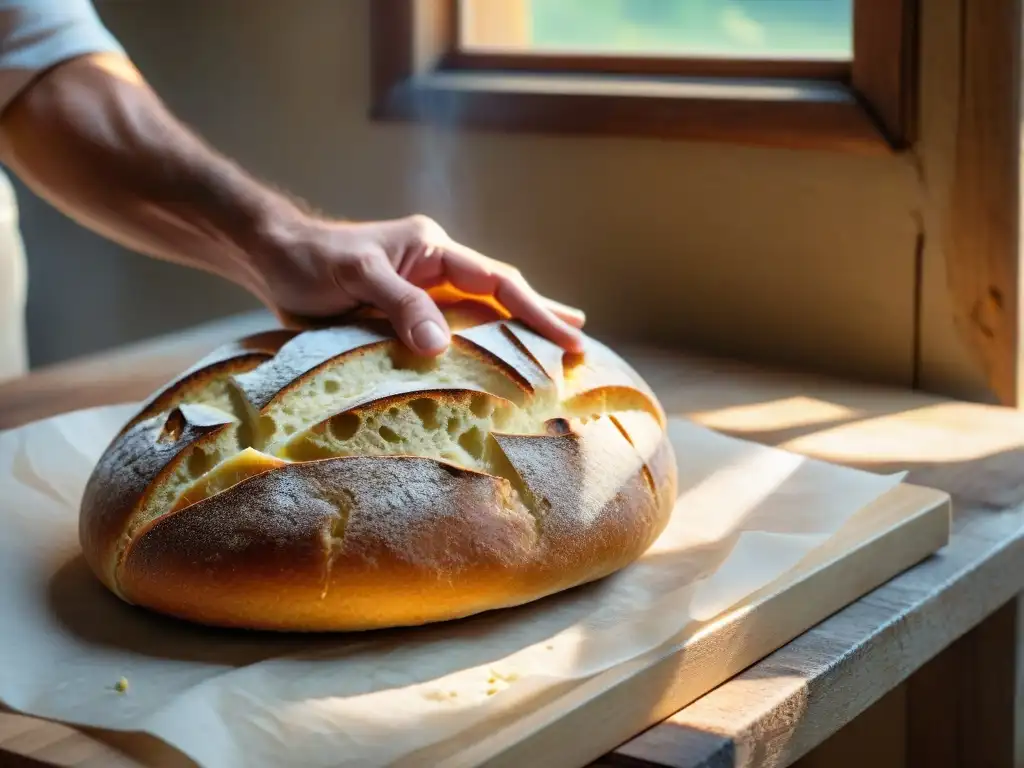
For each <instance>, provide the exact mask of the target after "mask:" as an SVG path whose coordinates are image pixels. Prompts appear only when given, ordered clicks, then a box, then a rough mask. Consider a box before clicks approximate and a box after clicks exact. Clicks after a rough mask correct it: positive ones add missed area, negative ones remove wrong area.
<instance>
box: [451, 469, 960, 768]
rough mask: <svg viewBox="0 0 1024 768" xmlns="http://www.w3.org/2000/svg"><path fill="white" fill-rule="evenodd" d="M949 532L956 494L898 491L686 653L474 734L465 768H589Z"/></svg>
mask: <svg viewBox="0 0 1024 768" xmlns="http://www.w3.org/2000/svg"><path fill="white" fill-rule="evenodd" d="M950 532H951V503H950V497H949V495H948V494H946V493H943V492H940V491H935V490H932V489H930V488H923V487H921V486H916V485H909V484H903V485H900V486H897V487H896V488H894V489H893V490H892V491H890V492H889V493H887V494H886V495H885V496H883V497H881V498H880V499H878V500H877V501H876V502H875V503H874V504H872V505H870V506H868V507H865V508H864V509H862V510H861V511H860V512H858V513H857V514H856V515H854V516H853V517H852V518H850V520H849V521H848V522H847V524H846V525H845V526H844V527H843V528H842V529H841V530H840V531H839V532H838V533H837V534H836V536H835V537H833V538H832V539H831V540H830V541H829V542H828V543H827V544H826V545H824V546H822V547H820V548H819V549H818V550H816V551H815V552H812V553H811V554H810V555H808V556H807V557H806V558H805V559H804V560H803V561H802V562H801V564H800V565H799V566H798V567H797V568H796V569H794V570H793V571H791V572H790V573H788V574H786V575H785V576H784V577H782V578H781V579H779V580H777V581H775V582H773V583H772V584H769V585H768V586H767V587H765V588H764V589H762V590H760V591H759V592H756V593H754V594H753V595H751V596H750V598H749V599H747V600H745V601H743V603H741V604H740V605H738V606H737V607H735V608H734V609H732V610H730V611H728V612H727V613H725V614H722V615H720V616H718V617H716V618H715V619H712V620H711V621H708V622H705V623H703V624H701V625H699V626H695V627H693V628H692V629H691V630H688V631H687V633H686V634H685V635H684V637H683V639H682V640H681V641H680V642H678V643H677V644H674V645H672V646H671V647H668V648H665V649H661V650H660V651H656V652H654V653H651V654H648V655H647V656H644V657H641V658H639V659H637V660H635V661H633V662H631V663H629V664H625V665H622V666H620V667H618V668H615V669H613V670H609V671H608V672H606V673H603V674H601V675H598V676H597V677H595V678H593V679H591V680H589V681H587V682H586V683H583V684H581V685H579V686H578V687H576V688H575V689H573V690H572V691H570V692H569V693H568V694H567V695H565V696H564V697H562V698H561V699H560V700H559V701H557V702H555V703H554V704H552V705H551V706H549V707H547V708H546V709H541V710H537V711H535V712H534V713H532V715H531V716H530V717H529V718H528V719H523V720H521V721H519V722H516V723H514V724H512V725H510V726H508V727H506V728H505V729H504V730H500V731H497V732H492V733H489V734H474V735H473V737H474V738H476V739H477V743H476V744H475V746H473V747H471V748H470V749H469V750H468V751H467V752H466V753H465V756H466V758H467V759H466V762H465V763H463V762H461V761H460V762H459V763H458V765H460V766H461V765H487V766H494V767H497V766H501V767H502V768H504V767H506V766H507V767H508V768H514V767H517V766H524V765H529V766H531V767H532V768H544V767H545V766H551V768H565V767H566V766H582V765H586V764H587V763H589V762H591V761H592V760H596V759H597V758H599V757H600V756H601V755H603V754H605V753H607V752H609V751H611V750H613V749H614V748H615V747H617V746H619V745H620V744H622V743H623V742H626V741H628V740H629V739H631V738H633V737H634V736H636V735H637V734H638V733H640V732H642V731H644V730H645V729H647V728H649V727H650V726H652V725H655V724H656V723H659V722H661V721H662V720H664V719H665V718H667V717H669V716H670V715H672V714H673V713H675V712H677V711H678V710H680V709H682V708H683V707H685V706H686V705H688V704H690V703H691V702H693V701H695V700H696V699H698V698H700V697H701V696H702V695H704V694H705V693H707V692H708V691H710V690H712V689H713V688H715V687H716V686H718V685H720V684H721V683H723V682H725V681H726V680H728V679H729V678H731V677H733V676H735V675H736V674H738V673H739V672H741V671H743V670H744V669H745V668H746V667H748V666H750V665H752V664H754V663H756V662H758V661H759V660H761V659H763V658H764V657H765V656H768V655H770V654H771V653H773V652H774V651H776V650H777V649H779V648H781V647H782V646H784V645H786V644H787V643H788V642H790V641H791V640H792V639H794V638H795V637H797V636H798V635H800V634H802V633H803V632H805V631H806V630H808V629H810V628H811V627H812V626H814V625H815V624H818V623H819V622H821V621H822V620H824V619H826V618H827V617H828V616H830V615H831V614H833V613H835V612H836V611H838V610H840V609H842V608H843V607H845V606H847V605H849V604H850V603H852V602H855V601H856V600H858V599H860V598H861V597H863V596H864V595H866V594H867V593H868V592H870V591H872V590H873V589H875V588H876V587H878V586H881V585H882V584H884V583H885V582H886V581H888V580H889V579H891V578H893V577H894V576H896V575H898V574H899V573H901V572H902V571H904V570H906V569H907V568H910V567H911V566H913V565H915V564H917V563H919V562H920V561H921V560H924V559H925V558H927V557H929V556H931V555H933V554H934V553H936V552H937V551H938V550H940V549H941V548H942V547H944V546H945V545H946V544H947V543H948V541H949V537H950ZM467 741H468V740H467Z"/></svg>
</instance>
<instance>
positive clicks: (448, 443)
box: [80, 308, 676, 631]
mask: <svg viewBox="0 0 1024 768" xmlns="http://www.w3.org/2000/svg"><path fill="white" fill-rule="evenodd" d="M459 312H461V313H462V314H460V315H459V316H458V317H455V316H454V315H453V316H451V317H452V319H453V321H459V322H462V323H465V324H466V326H465V327H462V326H461V325H460V324H459V322H453V327H455V328H456V329H457V330H456V331H455V333H454V335H453V343H452V347H451V349H450V350H449V352H448V353H446V356H445V357H444V358H443V359H438V360H425V359H418V358H413V357H411V356H410V353H409V352H408V350H406V349H405V348H404V347H403V346H402V345H401V343H400V342H399V341H398V340H397V338H396V337H395V336H394V333H393V332H392V331H390V330H389V326H388V325H387V323H386V321H380V320H374V319H361V320H358V321H353V322H351V323H349V324H346V325H344V326H341V327H327V328H320V329H317V330H311V331H305V332H302V333H299V332H294V331H288V332H282V333H280V334H277V335H274V336H269V337H268V336H263V337H262V338H258V339H256V340H255V341H252V340H243V341H242V342H241V343H240V344H238V345H233V346H232V345H229V346H228V347H226V348H222V349H221V350H219V351H217V352H215V353H214V354H212V355H210V356H208V357H207V358H206V359H205V360H204V361H201V363H200V364H198V365H197V366H194V367H193V368H192V369H190V370H189V371H187V372H186V373H185V374H183V375H182V377H181V378H180V379H179V381H178V382H175V383H172V384H170V385H169V386H168V387H167V388H165V389H164V390H163V391H162V392H160V393H158V394H157V395H156V396H154V398H152V399H151V400H150V401H149V403H148V404H147V405H146V406H145V408H143V409H142V410H141V411H140V414H139V416H138V417H137V418H136V419H135V420H133V422H131V423H130V424H129V425H128V426H127V427H126V429H125V430H124V431H123V433H122V434H120V435H119V436H118V437H117V438H116V439H115V440H114V441H113V442H112V444H111V445H110V447H109V448H108V450H107V451H106V453H105V454H104V456H103V457H102V458H101V459H100V461H99V463H98V464H97V467H96V469H95V471H94V473H93V476H92V477H91V478H90V481H89V484H88V486H87V488H86V492H85V495H84V497H83V503H82V514H81V522H80V537H81V542H82V547H83V550H84V552H85V555H86V559H87V562H88V563H89V565H90V567H91V568H92V569H93V570H94V571H95V572H96V574H97V575H98V576H99V578H100V579H101V580H102V581H103V583H104V584H106V585H107V587H108V588H110V589H111V590H112V591H114V592H115V593H117V594H119V595H120V596H121V597H122V598H123V599H125V600H127V601H129V602H133V603H136V604H138V605H142V606H146V607H148V608H150V609H152V610H156V611H161V612H164V613H168V614H171V615H174V616H178V617H180V618H183V619H187V620H190V621H195V622H199V623H206V624H215V625H226V626H236V627H249V628H259V629H273V630H297V631H322V630H361V629H372V628H379V627H389V626H403V625H415V624H422V623H426V622H433V621H443V620H448V619H454V618H459V617H463V616H467V615H471V614H474V613H477V612H480V611H486V610H493V609H496V608H502V607H506V606H513V605H518V604H521V603H525V602H529V601H531V600H536V599H539V598H541V597H544V596H546V595H549V594H552V593H554V592H558V591H561V590H564V589H568V588H570V587H573V586H576V585H579V584H582V583H585V582H588V581H592V580H594V579H599V578H603V577H604V576H607V575H608V574H610V573H613V572H615V571H617V570H619V569H621V568H623V567H625V566H627V565H628V564H629V563H631V562H632V561H633V560H635V559H636V558H637V557H639V556H640V555H642V554H643V552H644V551H645V550H646V549H647V548H648V547H649V546H650V545H651V544H652V543H653V541H654V539H655V538H657V536H658V535H659V534H660V533H661V532H662V530H663V529H664V528H665V526H666V524H667V522H668V518H669V515H670V513H671V510H672V507H673V504H674V501H675V493H676V465H675V457H674V454H673V452H672V448H671V445H670V443H669V442H668V438H667V436H666V433H665V418H664V412H663V410H662V409H661V406H660V404H659V403H658V401H657V398H656V397H655V396H654V394H653V393H652V392H651V391H650V389H649V388H648V387H647V386H646V384H645V383H644V382H643V381H642V379H640V377H639V376H638V375H637V374H636V372H635V371H633V370H632V369H631V368H630V367H629V366H628V365H626V364H625V362H624V361H622V360H621V359H620V358H618V357H617V356H616V355H615V353H614V352H612V351H611V350H610V349H608V348H607V347H604V346H603V345H600V344H598V343H597V342H594V341H592V340H589V339H588V340H587V352H586V353H585V355H584V356H583V358H582V359H572V358H570V357H569V356H566V355H564V354H563V353H562V352H561V350H560V349H559V348H558V347H556V346H555V345H553V344H551V343H550V342H548V341H547V340H546V339H543V338H541V337H540V336H537V335H536V334H534V333H533V332H532V331H529V330H527V329H525V328H524V327H523V326H521V325H518V324H516V323H512V322H509V321H506V320H497V321H493V320H490V315H486V318H485V316H483V315H479V316H475V315H474V312H473V310H472V309H471V308H470V309H469V310H467V309H466V308H462V309H460V310H459ZM485 314H486V313H485ZM485 319H488V320H489V321H488V322H485V323H484V324H479V323H480V322H483V321H484V320H485ZM474 323H476V324H474ZM203 402H206V403H207V404H208V406H204V405H201V404H197V403H203ZM209 406H212V407H209ZM218 409H220V410H218ZM267 419H270V421H269V424H270V426H269V427H267V429H269V430H270V432H266V433H264V432H263V431H261V430H263V426H264V421H265V420H267ZM360 430H362V431H360Z"/></svg>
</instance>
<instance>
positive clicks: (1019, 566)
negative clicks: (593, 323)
mask: <svg viewBox="0 0 1024 768" xmlns="http://www.w3.org/2000/svg"><path fill="white" fill-rule="evenodd" d="M268 321H269V318H268V317H267V316H265V315H260V314H257V315H252V316H245V317H242V318H239V320H238V324H237V325H236V326H234V327H232V325H231V323H230V322H229V321H226V322H224V323H221V324H216V325H214V326H211V327H206V328H201V329H196V330H195V331H193V332H191V333H189V334H186V335H184V336H183V337H178V338H169V339H161V340H154V341H153V342H152V343H150V344H146V345H142V346H140V347H137V348H135V349H133V350H130V351H128V352H126V353H125V355H124V356H120V355H117V354H109V355H105V356H102V357H99V358H94V359H92V360H87V361H80V362H78V363H75V364H69V365H66V366H61V368H60V371H63V374H61V375H58V373H59V371H57V370H56V369H54V370H49V371H41V372H39V374H37V375H38V377H39V378H35V377H29V378H28V379H27V380H24V381H18V382H12V383H8V384H6V385H0V415H2V416H3V418H4V420H5V423H6V424H7V425H13V424H16V423H23V422H24V421H27V420H29V419H30V418H40V417H42V416H45V415H51V414H53V413H57V412H60V411H63V410H68V409H70V408H75V407H78V406H79V404H80V403H81V398H82V397H83V395H84V396H85V397H86V399H88V400H92V401H93V404H99V403H98V402H97V401H103V400H105V401H106V402H118V401H121V400H125V399H138V398H141V397H143V396H144V395H145V394H146V393H148V392H149V391H150V390H151V388H152V386H151V384H150V382H151V381H161V380H166V379H167V378H169V377H170V376H171V375H173V374H174V373H176V372H177V371H179V370H181V368H183V367H185V366H186V365H188V364H189V363H190V362H192V361H193V360H195V359H197V358H198V357H200V356H201V355H202V354H203V353H205V352H206V351H208V350H209V349H210V348H212V347H213V346H215V345H216V344H218V343H220V342H222V341H224V340H227V339H231V338H235V337H236V336H237V335H241V334H242V333H245V332H250V331H251V330H255V329H258V328H261V327H266V323H267V322H268ZM623 352H624V353H625V354H626V356H627V357H628V358H629V359H630V360H631V361H632V362H633V363H634V364H635V365H636V367H637V368H638V369H639V370H640V372H641V373H642V374H643V375H644V376H645V377H646V378H647V379H648V380H649V381H650V383H651V384H652V386H653V387H654V388H655V390H656V391H658V392H659V395H660V396H661V397H662V398H663V400H664V403H665V405H666V408H667V409H668V410H669V411H670V412H671V413H673V414H674V415H677V416H689V417H691V418H693V419H694V420H695V421H698V422H700V423H704V424H706V425H708V426H711V427H713V428H716V429H721V430H722V431H723V432H727V433H730V434H735V435H738V436H741V437H746V438H748V439H754V440H757V441H759V442H763V443H766V444H776V445H783V446H787V447H792V446H795V449H796V450H798V451H800V452H805V453H807V454H808V455H821V456H824V457H833V458H834V460H836V461H838V462H839V463H848V464H850V465H852V466H866V467H871V466H875V467H883V468H892V467H895V466H904V467H907V468H910V469H911V472H912V474H911V476H912V477H914V476H915V475H917V476H922V474H924V475H925V476H927V477H929V478H930V480H931V484H932V485H935V486H936V487H939V488H943V489H944V490H947V491H949V492H951V493H953V495H954V498H955V500H956V501H957V507H956V511H955V519H954V532H953V536H952V538H951V540H950V543H949V545H948V546H947V547H946V548H945V549H944V550H943V551H942V553H941V555H940V556H939V557H936V558H932V559H929V560H927V561H926V562H924V563H922V564H920V565H918V566H916V567H914V568H913V569H911V570H909V571H907V572H906V573H904V574H901V575H900V576H898V577H896V578H895V579H893V580H891V581H890V582H888V583H886V584H885V585H883V586H881V587H879V588H877V589H875V590H874V591H873V592H871V593H870V594H868V595H867V596H866V597H864V598H862V599H861V600H859V601H857V602H856V603H854V604H852V605H850V606H848V607H847V608H845V609H843V610H841V611H839V612H838V613H836V614H835V615H834V616H832V617H830V618H828V619H827V620H825V621H824V622H821V623H820V624H818V625H817V626H815V627H814V628H812V629H810V630H809V631H807V632H806V633H804V634H803V635H801V636H800V637H798V638H796V639H795V640H793V641H792V642H790V643H789V644H788V645H786V646H785V647H783V648H781V649H779V650H778V651H776V652H775V653H773V654H772V655H770V656H769V657H768V658H766V659H764V660H762V661H761V662H759V663H758V664H756V665H754V666H753V667H751V668H750V669H748V670H746V671H745V672H743V673H741V674H739V675H738V676H736V677H734V678H733V679H731V680H730V681H729V682H727V683H725V684H724V685H722V686H720V687H719V688H718V689H716V690H715V691H712V692H711V693H709V694H708V695H706V696H704V697H702V698H701V699H699V700H697V701H696V702H694V703H692V704H691V705H689V706H688V707H686V708H685V709H683V710H682V711H681V712H679V713H677V714H675V715H673V716H672V717H671V718H668V719H667V720H666V721H665V722H663V723H661V724H659V725H657V726H655V727H653V728H651V729H649V730H648V731H646V732H645V733H643V734H641V735H640V736H638V737H637V738H635V739H633V740H632V741H631V742H629V743H628V744H625V745H623V746H621V747H620V748H619V749H618V750H616V752H615V753H614V754H612V755H608V756H605V757H604V758H601V760H600V762H599V764H602V765H619V766H624V765H631V766H638V765H666V766H724V765H728V766H761V765H765V766H773V765H788V764H790V763H791V762H792V761H794V760H796V759H798V758H799V757H801V756H803V755H805V754H807V753H809V752H810V751H811V750H812V749H813V748H814V747H816V746H818V745H820V744H822V743H823V742H825V740H826V739H827V738H828V737H829V736H831V735H833V734H835V733H837V732H838V731H839V730H840V729H841V728H843V727H844V726H846V725H847V724H848V723H850V722H852V721H853V720H854V719H855V718H856V717H857V716H858V715H860V714H862V713H865V712H867V710H868V709H869V708H870V707H871V706H872V705H873V704H875V703H876V702H877V701H879V700H881V699H882V698H883V697H884V696H886V694H887V693H889V692H890V691H892V690H893V689H894V688H895V687H896V686H898V685H899V684H900V683H901V682H903V681H905V680H907V679H909V678H910V677H911V675H912V674H913V673H914V672H915V671H917V670H918V669H921V668H922V667H923V666H924V665H925V664H926V663H927V662H928V661H929V660H930V659H932V658H934V657H936V656H937V655H938V654H940V653H941V652H942V651H943V650H944V649H945V648H947V647H949V646H950V645H951V644H952V643H954V642H955V641H956V640H957V639H958V638H961V637H964V636H965V635H966V634H967V633H969V632H970V631H971V630H972V628H974V627H979V626H980V625H981V624H982V623H983V622H984V621H985V619H986V618H987V617H989V616H991V615H993V614H994V613H995V612H996V610H997V609H998V608H999V607H1000V606H1002V605H1004V604H1006V603H1007V602H1008V601H1009V600H1011V599H1013V598H1014V597H1015V595H1016V594H1017V593H1019V592H1020V591H1021V590H1022V589H1024V510H1022V508H1021V501H1022V500H1024V499H1022V496H1021V488H1024V461H1020V460H1018V457H1019V456H1020V451H1021V450H1022V449H1024V414H1020V413H1018V412H1016V411H1014V410H1010V409H1006V408H997V407H991V406H981V405H974V404H964V403H955V402H952V401H949V400H946V399H943V398H938V397H931V396H926V395H922V394H920V393H914V392H910V391H905V390H893V389H887V388H881V387H870V386H864V385H851V384H849V383H846V382H843V381H837V380H835V379H831V378H828V377H821V376H807V375H799V374H793V373H790V372H787V371H782V370H769V369H764V368H760V367H754V366H750V365H747V364H743V363H739V362H735V361H729V360H715V359H709V358H700V357H695V356H690V355H684V354H681V353H680V352H678V351H675V350H666V349H657V348H643V347H632V348H623ZM140 369H141V370H143V371H144V374H141V373H140ZM38 381H46V382H48V384H47V386H46V387H45V388H40V387H38V386H37V385H36V382H38ZM81 381H86V382H89V381H91V382H93V383H94V385H95V386H94V388H92V389H89V390H85V391H84V393H83V390H81V389H80V387H79V386H78V384H79V382H81ZM101 381H107V382H109V383H108V384H107V385H106V387H101V386H100V385H99V382H101ZM115 395H116V396H115ZM943 446H945V447H948V448H956V449H958V450H959V452H957V451H956V450H951V451H949V452H947V453H946V454H943V453H941V452H939V451H937V447H943ZM978 499H982V500H983V501H984V504H979V503H977V500H978ZM997 646H998V643H997V644H992V645H990V646H989V647H990V648H997ZM1002 653H1004V651H999V650H993V651H992V652H991V653H986V654H981V655H979V656H978V657H977V658H978V659H980V660H982V661H984V659H986V658H988V657H990V656H991V657H992V658H993V659H994V660H996V663H998V664H1003V663H1004V662H1003V661H1002V660H1001V659H1000V654H1002ZM976 674H977V673H976ZM29 722H30V723H33V727H34V728H43V729H44V733H43V734H36V735H35V736H32V737H31V738H33V739H41V740H44V741H45V739H46V738H49V739H51V740H53V741H51V742H49V743H50V744H51V746H49V747H43V750H44V752H42V753H41V754H49V753H48V752H46V751H45V750H47V749H49V750H51V751H53V750H55V751H57V752H58V753H60V754H66V751H69V750H70V751H73V750H72V746H73V745H69V744H64V745H63V746H61V747H60V748H59V749H58V748H57V746H54V745H58V744H60V742H61V740H64V739H68V738H70V737H69V736H68V734H67V732H66V731H63V730H59V729H60V727H59V726H49V725H40V724H38V723H37V722H35V721H29ZM25 727H26V726H25V724H24V722H23V720H22V719H20V718H13V719H12V718H11V717H10V716H7V717H0V744H5V742H4V739H8V741H9V740H10V739H12V738H16V737H17V734H15V735H13V736H12V735H11V734H12V732H13V731H18V729H19V728H20V729H21V730H20V731H18V732H19V733H21V732H24V730H25ZM53 729H58V731H55V730H53ZM73 733H74V732H72V734H73ZM54 734H60V735H54ZM101 738H102V739H105V740H106V743H111V741H110V740H109V737H107V736H102V735H100V734H93V739H92V740H93V741H96V740H97V739H101ZM115 741H116V740H115ZM22 743H24V742H22ZM1018 743H1019V741H1018ZM23 752H24V750H23ZM119 752H120V753H121V754H122V755H123V756H122V757H121V758H119V760H120V761H121V762H122V763H123V764H124V765H132V764H133V762H132V760H131V758H130V752H128V751H127V747H125V746H124V745H122V746H121V747H120V748H119ZM0 758H4V753H2V752H0ZM136 763H137V761H136ZM102 764H107V763H102ZM110 764H112V765H116V764H117V763H115V762H111V763H110Z"/></svg>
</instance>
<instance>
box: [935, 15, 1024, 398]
mask: <svg viewBox="0 0 1024 768" xmlns="http://www.w3.org/2000/svg"><path fill="white" fill-rule="evenodd" d="M961 15H962V40H961V51H960V52H959V55H960V57H961V59H962V64H961V72H962V75H961V93H960V104H959V127H958V130H957V139H956V159H955V168H954V173H953V181H952V192H951V200H950V204H949V221H948V227H947V229H946V231H945V232H944V233H943V237H944V239H945V253H946V271H947V280H948V284H949V289H950V294H951V298H952V303H953V309H954V314H955V319H956V323H957V327H958V329H959V330H960V332H961V333H962V334H963V335H964V338H965V339H966V341H967V343H968V345H969V347H970V349H971V350H972V352H973V353H974V354H975V356H976V358H977V359H978V361H979V362H980V364H981V365H982V366H983V368H984V371H985V374H986V376H987V378H988V381H989V384H990V386H991V388H992V390H993V392H994V393H995V395H996V397H997V398H998V400H999V402H1000V403H1002V404H1004V405H1008V406H1012V407H1019V406H1020V405H1021V404H1022V403H1021V356H1020V344H1021V335H1020V324H1021V302H1020V257H1021V254H1020V217H1021V209H1020V177H1021V87H1022V83H1021V66H1020V57H1021V24H1022V17H1021V1H1020V0H986V2H974V1H973V0H962V2H961Z"/></svg>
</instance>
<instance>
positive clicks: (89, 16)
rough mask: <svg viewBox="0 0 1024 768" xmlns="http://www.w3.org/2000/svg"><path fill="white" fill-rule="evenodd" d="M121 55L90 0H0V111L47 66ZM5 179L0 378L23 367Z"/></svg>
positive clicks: (0, 216) (0, 189) (13, 214)
mask: <svg viewBox="0 0 1024 768" xmlns="http://www.w3.org/2000/svg"><path fill="white" fill-rule="evenodd" d="M101 52H112V53H123V49H122V47H121V45H120V43H118V41H117V40H116V39H115V38H114V36H113V35H112V34H111V33H110V31H109V30H108V29H107V28H106V27H105V26H104V24H103V22H102V21H101V20H100V18H99V16H98V15H97V13H96V9H95V8H94V7H93V5H92V3H91V2H90V0H0V112H2V111H3V110H4V109H5V108H6V107H7V106H8V105H9V104H10V103H11V101H12V100H13V99H14V98H15V97H16V96H18V94H20V93H21V92H22V91H23V90H24V89H25V88H27V87H30V86H31V83H32V81H33V80H35V79H36V78H37V77H39V76H40V75H41V74H42V73H44V72H45V71H46V70H48V69H50V68H52V67H53V66H55V65H57V64H60V63H62V62H65V61H68V60H69V59H73V58H76V57H78V56H82V55H85V54H89V53H101ZM25 261H26V260H25V254H24V251H23V247H22V240H21V234H20V231H19V228H18V206H17V201H16V200H15V197H14V192H13V189H12V187H11V185H10V180H9V179H8V178H7V177H6V176H4V175H3V172H2V171H0V380H3V379H7V378H11V377H14V376H18V375H20V374H22V373H24V371H25V369H26V368H27V352H26V341H25V303H26V288H27V274H26V273H27V269H26V263H25Z"/></svg>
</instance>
